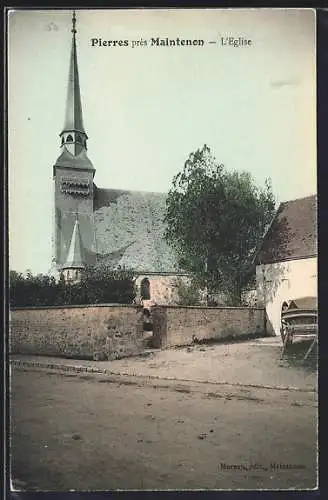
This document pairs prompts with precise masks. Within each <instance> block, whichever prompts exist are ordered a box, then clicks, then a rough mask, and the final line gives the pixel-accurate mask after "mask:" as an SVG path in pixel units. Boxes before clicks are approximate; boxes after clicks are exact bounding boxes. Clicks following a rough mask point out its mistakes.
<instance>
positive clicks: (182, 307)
mask: <svg viewBox="0 0 328 500" xmlns="http://www.w3.org/2000/svg"><path fill="white" fill-rule="evenodd" d="M156 307H158V308H162V309H202V310H206V309H216V310H221V309H233V310H236V309H245V310H247V311H249V310H252V311H254V310H255V311H265V307H250V306H236V307H234V306H178V305H163V306H162V305H160V304H156V305H153V306H152V309H155V308H156Z"/></svg>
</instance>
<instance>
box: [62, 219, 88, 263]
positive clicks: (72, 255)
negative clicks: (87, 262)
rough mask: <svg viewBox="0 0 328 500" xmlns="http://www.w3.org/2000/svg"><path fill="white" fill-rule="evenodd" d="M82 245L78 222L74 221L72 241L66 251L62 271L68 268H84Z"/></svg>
mask: <svg viewBox="0 0 328 500" xmlns="http://www.w3.org/2000/svg"><path fill="white" fill-rule="evenodd" d="M84 267H85V266H84V256H83V245H82V240H81V233H80V227H79V221H78V220H76V221H75V224H74V229H73V234H72V239H71V243H70V247H69V250H68V255H67V259H66V262H65V265H64V266H63V269H68V268H77V269H81V268H84Z"/></svg>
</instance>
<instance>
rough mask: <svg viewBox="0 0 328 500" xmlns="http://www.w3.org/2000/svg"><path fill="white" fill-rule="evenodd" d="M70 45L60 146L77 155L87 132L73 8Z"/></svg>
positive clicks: (84, 142)
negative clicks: (84, 122)
mask: <svg viewBox="0 0 328 500" xmlns="http://www.w3.org/2000/svg"><path fill="white" fill-rule="evenodd" d="M71 32H72V47H71V55H70V64H69V74H68V86H67V100H66V114H65V123H64V128H63V131H62V132H61V134H60V136H61V137H62V146H64V145H65V146H66V148H67V149H68V150H69V151H70V153H72V154H73V155H75V156H76V155H78V154H79V153H80V152H81V151H82V150H83V149H86V140H87V138H88V137H87V134H86V132H85V130H84V125H83V115H82V103H81V92H80V82H79V70H78V64H77V49H76V15H75V10H74V11H73V16H72V29H71Z"/></svg>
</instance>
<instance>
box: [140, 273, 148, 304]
mask: <svg viewBox="0 0 328 500" xmlns="http://www.w3.org/2000/svg"><path fill="white" fill-rule="evenodd" d="M140 295H141V297H142V298H143V299H145V300H150V282H149V279H148V278H144V279H143V280H142V281H141V285H140Z"/></svg>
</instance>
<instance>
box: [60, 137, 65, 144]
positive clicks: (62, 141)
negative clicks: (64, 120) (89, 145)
mask: <svg viewBox="0 0 328 500" xmlns="http://www.w3.org/2000/svg"><path fill="white" fill-rule="evenodd" d="M64 141H65V139H64V137H62V140H61V143H62V145H63V144H64Z"/></svg>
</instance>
